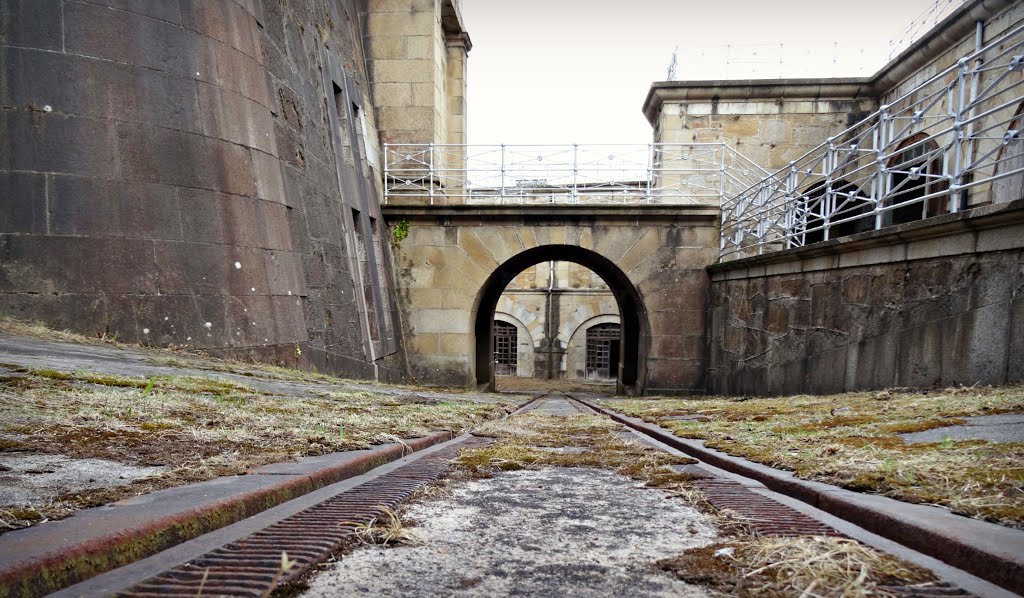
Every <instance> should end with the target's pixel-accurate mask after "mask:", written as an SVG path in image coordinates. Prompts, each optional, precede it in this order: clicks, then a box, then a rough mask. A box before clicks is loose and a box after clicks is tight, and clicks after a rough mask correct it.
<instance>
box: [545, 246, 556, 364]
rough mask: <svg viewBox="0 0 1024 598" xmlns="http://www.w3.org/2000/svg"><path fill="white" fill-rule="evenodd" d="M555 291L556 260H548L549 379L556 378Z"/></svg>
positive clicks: (546, 326) (546, 318) (546, 321)
mask: <svg viewBox="0 0 1024 598" xmlns="http://www.w3.org/2000/svg"><path fill="white" fill-rule="evenodd" d="M554 292H555V262H548V299H547V305H546V307H547V315H546V316H545V318H544V328H545V329H546V330H545V332H544V335H545V336H547V337H548V380H553V379H554V378H555V376H554V371H555V358H554V354H555V351H554V343H555V335H554V333H553V331H552V330H551V325H552V324H553V323H554V319H553V318H552V317H551V308H552V301H551V296H552V295H553V294H554Z"/></svg>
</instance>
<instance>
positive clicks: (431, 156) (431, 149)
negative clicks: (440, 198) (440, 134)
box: [427, 143, 434, 205]
mask: <svg viewBox="0 0 1024 598" xmlns="http://www.w3.org/2000/svg"><path fill="white" fill-rule="evenodd" d="M427 174H428V177H429V178H428V180H427V184H428V185H430V205H434V144H433V143H431V144H430V172H428V173H427Z"/></svg>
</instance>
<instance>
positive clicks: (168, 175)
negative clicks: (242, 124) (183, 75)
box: [117, 125, 256, 195]
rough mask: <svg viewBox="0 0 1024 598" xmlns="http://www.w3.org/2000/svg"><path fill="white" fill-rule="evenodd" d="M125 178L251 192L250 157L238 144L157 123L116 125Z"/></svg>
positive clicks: (242, 193)
mask: <svg viewBox="0 0 1024 598" xmlns="http://www.w3.org/2000/svg"><path fill="white" fill-rule="evenodd" d="M117 137H118V145H119V148H120V151H121V171H122V173H123V175H124V177H125V178H126V179H130V180H141V181H150V182H159V183H167V184H171V185H180V186H183V187H197V188H201V189H213V190H217V191H224V192H226V193H233V194H236V195H252V194H253V193H255V190H256V188H255V184H254V182H253V172H252V159H251V157H250V154H249V152H248V151H247V150H246V149H245V148H242V147H240V146H237V145H234V144H231V143H227V142H225V141H220V140H217V139H210V138H209V137H203V136H201V135H194V134H191V133H185V132H182V131H172V130H168V129H160V128H156V127H146V126H142V127H140V126H129V125H119V126H118V131H117Z"/></svg>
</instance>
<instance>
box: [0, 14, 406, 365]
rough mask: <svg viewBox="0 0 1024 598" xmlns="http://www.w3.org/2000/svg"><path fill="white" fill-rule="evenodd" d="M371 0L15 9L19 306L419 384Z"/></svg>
mask: <svg viewBox="0 0 1024 598" xmlns="http://www.w3.org/2000/svg"><path fill="white" fill-rule="evenodd" d="M410 1H411V0H410ZM360 6H361V3H359V2H357V1H356V0H287V1H273V2H269V1H262V0H161V1H159V2H132V1H126V0H88V1H73V0H8V1H5V2H3V4H2V6H0V138H2V139H3V140H4V142H3V143H2V144H0V309H2V310H3V311H4V312H5V313H7V314H10V315H14V316H18V317H22V318H30V319H39V320H42V321H44V322H45V323H47V324H49V325H51V326H54V327H58V328H68V329H71V330H75V331H78V332H81V333H84V334H87V335H107V336H108V337H117V338H118V339H120V340H124V341H129V342H142V343H145V344H152V345H161V346H174V347H185V348H189V349H202V350H205V351H209V352H211V353H216V354H229V355H233V356H253V357H259V358H263V359H273V360H275V361H278V362H283V363H289V364H299V365H302V366H305V367H316V368H318V369H321V370H325V371H331V372H335V373H340V374H345V375H351V376H360V377H373V376H379V377H382V378H385V379H399V378H402V377H404V375H405V372H406V366H405V363H404V359H403V357H402V353H401V352H400V351H399V348H400V346H401V337H400V334H399V331H400V329H401V327H400V326H399V324H398V321H397V318H398V313H397V310H396V307H395V302H394V299H393V288H392V287H393V281H392V280H391V271H390V269H389V268H388V267H387V264H389V263H390V256H389V251H390V249H389V244H388V243H387V242H386V239H385V237H384V236H383V233H384V232H385V231H384V226H383V223H382V220H381V217H380V211H379V205H378V204H379V202H378V198H379V196H380V188H379V186H380V185H379V181H380V178H381V177H380V166H379V163H378V162H377V160H376V155H375V152H376V150H375V148H376V138H377V132H376V113H375V111H374V109H373V103H372V101H371V94H370V88H369V78H368V73H367V72H366V70H365V67H364V64H365V60H364V56H365V52H364V45H363V41H364V27H363V26H362V24H361V23H362V19H363V18H364V16H365V15H363V14H361V13H360V10H361V9H360Z"/></svg>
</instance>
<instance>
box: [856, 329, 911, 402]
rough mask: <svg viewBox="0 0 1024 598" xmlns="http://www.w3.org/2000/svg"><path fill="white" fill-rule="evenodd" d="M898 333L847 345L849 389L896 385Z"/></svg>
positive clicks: (871, 388)
mask: <svg viewBox="0 0 1024 598" xmlns="http://www.w3.org/2000/svg"><path fill="white" fill-rule="evenodd" d="M898 359H899V336H898V335H897V334H895V333H893V334H885V335H882V336H876V337H874V338H869V339H866V340H863V341H861V342H859V343H856V344H852V345H850V346H849V347H848V353H847V366H846V390H873V389H881V388H891V387H893V386H895V385H896V365H897V360H898Z"/></svg>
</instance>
